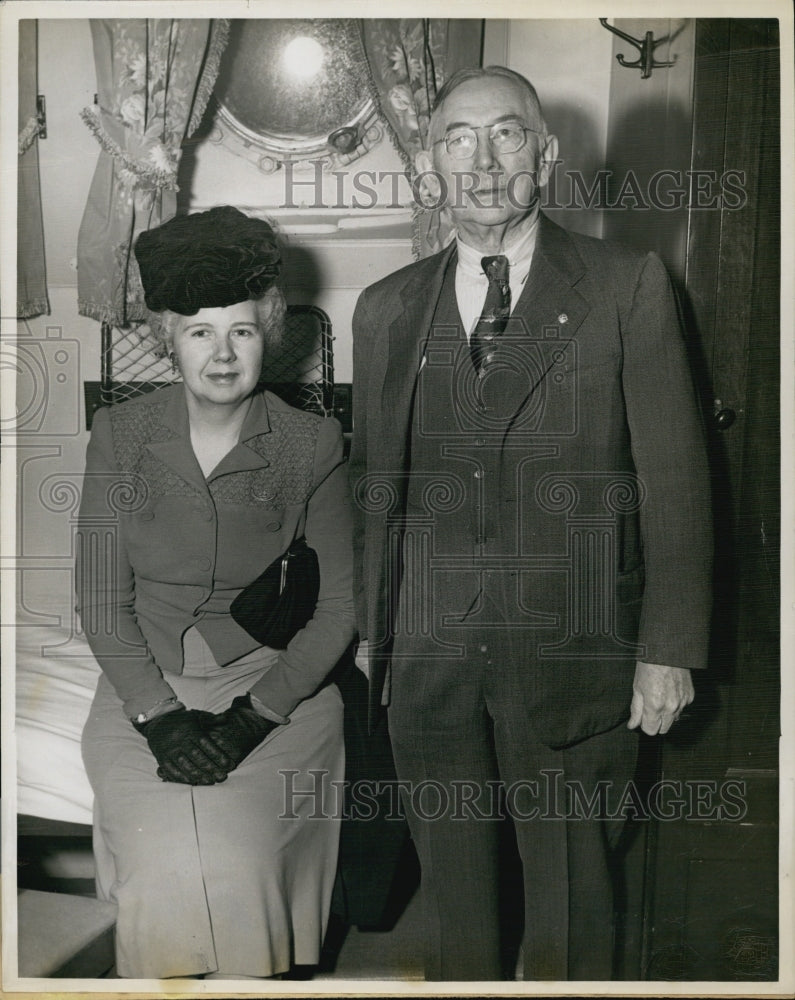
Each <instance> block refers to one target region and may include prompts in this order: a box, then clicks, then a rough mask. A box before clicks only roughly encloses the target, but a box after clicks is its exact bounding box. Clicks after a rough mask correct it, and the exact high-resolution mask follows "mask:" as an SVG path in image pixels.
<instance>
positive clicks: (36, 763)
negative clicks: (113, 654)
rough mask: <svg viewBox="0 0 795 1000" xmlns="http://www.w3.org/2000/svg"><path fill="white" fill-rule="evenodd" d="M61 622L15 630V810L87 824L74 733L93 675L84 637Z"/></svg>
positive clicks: (86, 790)
mask: <svg viewBox="0 0 795 1000" xmlns="http://www.w3.org/2000/svg"><path fill="white" fill-rule="evenodd" d="M62 620H63V621H65V624H64V625H63V626H59V625H47V626H42V625H22V626H21V627H18V628H17V630H16V638H17V641H16V658H17V669H16V684H17V730H16V735H17V796H18V799H17V810H18V812H19V813H22V814H26V815H30V816H42V817H45V818H47V819H58V820H64V821H67V822H72V823H91V808H92V802H93V794H92V792H91V787H90V785H89V783H88V779H87V778H86V774H85V771H84V770H83V761H82V757H81V754H80V735H81V732H82V730H83V725H84V723H85V721H86V716H87V715H88V710H89V707H90V705H91V701H92V699H93V697H94V690H95V689H96V686H97V679H98V677H99V666H98V665H97V661H96V660H95V659H94V657H93V655H92V653H91V651H90V650H89V648H88V645H87V643H86V641H85V639H83V638H82V636H71V635H70V633H71V631H72V629H71V624H70V623H69V617H68V616H67V615H65V616H64V618H63V619H62Z"/></svg>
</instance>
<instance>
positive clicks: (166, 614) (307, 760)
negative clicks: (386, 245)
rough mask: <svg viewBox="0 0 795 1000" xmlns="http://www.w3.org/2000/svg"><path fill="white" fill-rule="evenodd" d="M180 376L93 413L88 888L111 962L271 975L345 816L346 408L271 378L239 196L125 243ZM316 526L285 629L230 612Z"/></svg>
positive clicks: (82, 543)
mask: <svg viewBox="0 0 795 1000" xmlns="http://www.w3.org/2000/svg"><path fill="white" fill-rule="evenodd" d="M135 252H136V257H137V259H138V263H139V267H140V271H141V278H142V283H143V287H144V291H145V295H146V303H147V307H148V308H149V309H150V310H151V311H152V314H153V315H152V325H153V328H156V329H159V330H160V331H161V332H162V336H163V337H164V338H165V344H166V347H167V349H168V351H169V353H170V356H171V359H172V364H173V365H175V366H177V367H178V368H179V371H180V372H181V374H182V384H176V385H173V386H169V387H166V388H163V389H159V390H157V391H155V392H152V393H150V394H148V395H145V396H141V397H139V398H137V399H134V400H132V401H129V402H126V403H122V404H120V405H117V406H113V407H110V408H108V409H101V410H99V411H98V412H97V414H96V415H95V417H94V424H93V428H92V433H91V440H90V443H89V446H88V455H87V463H86V473H85V481H84V488H83V494H82V502H81V506H80V521H79V531H78V611H79V612H80V615H81V619H82V625H83V629H84V631H85V634H86V636H87V638H88V641H89V643H90V645H91V648H92V650H93V652H94V654H95V656H96V658H97V660H98V661H99V664H100V666H101V668H102V672H103V673H102V676H101V678H100V681H99V685H98V688H97V693H96V697H95V699H94V702H93V706H92V709H91V713H90V716H89V719H88V722H87V724H86V727H85V730H84V734H83V756H84V761H85V765H86V770H87V773H88V777H89V780H90V782H91V785H92V787H93V790H94V795H95V806H94V847H95V854H96V862H97V872H98V875H97V879H98V887H99V894H100V896H101V898H103V899H107V900H112V901H113V902H115V903H117V904H118V924H117V971H118V975H119V976H121V977H135V978H153V977H158V978H166V977H171V976H208V975H209V976H214V977H216V978H222V977H229V978H246V977H265V976H273V975H277V974H279V973H283V972H287V971H288V970H289V969H290V967H291V965H294V964H300V965H312V964H316V963H317V961H318V957H319V951H320V947H321V943H322V939H323V934H324V930H325V925H326V920H327V914H328V910H329V903H330V899H331V891H332V887H333V883H334V875H335V867H336V859H337V843H338V836H339V819H338V811H339V809H338V803H337V802H336V799H335V795H334V792H335V791H336V789H334V788H332V787H331V782H334V781H341V780H342V779H343V776H344V775H343V771H344V749H343V739H342V704H341V700H340V697H339V694H338V691H337V689H336V687H335V686H334V685H331V684H328V683H327V682H326V675H327V674H328V672H329V671H330V670H331V668H332V667H333V666H334V665H335V663H336V662H337V660H338V659H339V657H340V656H341V654H342V653H343V651H344V650H345V648H346V646H347V645H348V643H349V642H350V640H351V638H352V636H353V631H354V625H353V604H352V595H351V521H350V501H349V495H348V491H347V485H346V475H345V470H344V467H343V459H342V435H341V431H340V427H339V424H338V423H337V422H336V421H335V420H332V419H329V420H323V419H321V418H319V417H317V416H315V415H314V414H309V413H304V412H302V411H299V410H295V409H293V408H291V407H289V406H287V405H286V404H285V403H283V402H282V401H281V400H280V399H278V398H277V397H276V396H274V395H272V394H271V393H269V392H260V391H258V389H257V385H258V383H259V381H260V379H261V374H262V367H263V358H264V359H265V363H266V364H267V355H268V353H270V352H272V351H273V350H274V346H275V344H276V342H277V341H278V339H279V336H280V331H281V320H282V318H283V314H284V300H283V297H282V295H281V292H280V291H279V289H278V287H277V285H276V278H277V275H278V270H279V260H280V254H279V248H278V245H277V242H276V239H275V237H274V234H273V232H272V230H271V228H270V226H269V225H268V224H267V223H266V222H263V221H260V220H256V219H252V218H249V217H247V216H245V215H243V214H242V213H240V212H238V211H237V210H236V209H233V208H228V207H225V208H214V209H212V210H210V211H208V212H203V213H199V214H195V215H189V216H183V217H178V218H175V219H173V220H171V221H170V222H167V223H166V224H165V225H163V226H160V227H159V228H157V229H154V230H150V231H149V232H146V233H143V234H142V235H141V236H140V237H139V238H138V241H137V243H136V247H135ZM302 536H305V538H306V543H307V544H308V545H309V546H310V548H312V549H314V550H315V552H316V554H317V560H318V564H319V576H320V584H319V595H318V599H317V604H316V607H315V610H314V614H313V617H312V618H311V620H309V621H308V622H307V624H306V625H305V627H303V628H300V630H299V631H298V632H297V633H296V634H295V636H294V638H292V639H291V640H290V641H289V643H288V644H287V646H286V648H284V649H276V648H269V647H268V646H263V645H261V644H260V642H258V641H257V640H256V639H254V638H252V636H251V635H249V633H248V632H247V631H246V630H245V629H243V628H242V627H241V626H240V625H239V624H237V622H236V621H235V620H234V618H233V617H232V615H231V614H230V605H231V603H232V602H233V600H234V598H235V597H236V596H237V595H238V594H239V593H240V592H241V590H242V589H243V588H245V587H247V586H248V585H249V584H251V583H252V581H254V580H255V579H256V578H257V577H258V576H259V575H260V574H262V572H263V570H265V569H266V567H268V566H269V565H270V564H271V563H273V562H274V561H275V560H278V559H279V557H280V556H281V555H282V554H283V553H284V552H285V551H286V550H287V549H288V547H289V546H290V545H291V543H292V542H293V541H294V540H296V539H300V538H301V537H302Z"/></svg>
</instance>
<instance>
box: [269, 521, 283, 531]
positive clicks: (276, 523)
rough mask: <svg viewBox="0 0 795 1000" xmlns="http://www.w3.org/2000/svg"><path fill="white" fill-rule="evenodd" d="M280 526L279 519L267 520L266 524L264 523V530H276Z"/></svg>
mask: <svg viewBox="0 0 795 1000" xmlns="http://www.w3.org/2000/svg"><path fill="white" fill-rule="evenodd" d="M281 526H282V525H281V521H269V522H268V524H266V525H265V530H266V531H278V530H279V528H281Z"/></svg>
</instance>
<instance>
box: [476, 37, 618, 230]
mask: <svg viewBox="0 0 795 1000" xmlns="http://www.w3.org/2000/svg"><path fill="white" fill-rule="evenodd" d="M483 62H484V64H485V65H491V64H497V65H505V66H510V67H511V69H515V70H517V72H519V73H522V74H523V75H524V76H526V77H527V78H528V79H529V80H530V82H531V83H532V84H533V85H534V86H535V88H536V90H537V92H538V96H539V99H540V101H541V107H542V108H543V111H544V117H545V119H546V122H547V127H548V129H549V131H550V132H552V133H553V134H554V135H556V136H557V137H558V141H559V143H560V154H559V157H560V160H561V162H560V163H559V165H558V168H557V170H556V172H555V177H554V179H553V181H552V183H551V184H550V186H549V191H548V192H547V193H546V195H545V199H544V202H545V204H546V205H547V210H548V212H549V215H550V216H551V217H552V218H554V219H555V220H556V221H557V222H559V223H560V224H561V225H562V226H565V227H566V228H568V229H573V230H576V231H577V232H581V233H587V234H589V235H591V236H601V235H602V212H601V210H600V209H598V208H597V207H593V208H577V207H566V206H569V205H571V204H572V190H574V191H575V192H576V190H577V189H576V188H573V186H572V185H573V182H572V181H571V179H570V177H569V176H567V175H569V174H571V173H574V172H576V173H578V174H581V175H582V177H583V178H584V179H585V181H586V182H587V184H588V186H590V183H591V178H592V177H593V175H594V174H595V173H596V171H597V170H600V169H601V168H602V167H603V165H604V159H605V149H606V144H607V128H608V109H609V98H610V78H611V73H612V70H613V59H612V36H611V35H610V33H609V32H607V31H605V29H604V28H603V27H602V26H601V25H600V24H599V21H598V19H597V18H595V17H593V18H588V19H584V18H583V19H572V20H562V19H554V20H553V19H539V20H533V21H530V20H512V21H487V22H486V30H485V36H484V45H483ZM557 205H559V206H561V207H560V208H556V207H555V206H557Z"/></svg>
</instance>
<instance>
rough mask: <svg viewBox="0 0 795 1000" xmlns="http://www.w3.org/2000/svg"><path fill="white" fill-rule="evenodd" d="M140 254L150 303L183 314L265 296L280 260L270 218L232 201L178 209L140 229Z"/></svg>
mask: <svg viewBox="0 0 795 1000" xmlns="http://www.w3.org/2000/svg"><path fill="white" fill-rule="evenodd" d="M135 256H136V259H137V260H138V269H139V270H140V272H141V283H142V284H143V288H144V296H145V298H146V305H147V307H148V308H149V309H151V310H152V312H162V311H163V310H164V309H170V310H172V312H176V313H181V314H182V315H183V316H193V315H195V314H196V313H197V312H198V311H199V309H212V308H215V307H219V306H231V305H234V304H235V303H236V302H243V301H245V300H246V299H258V298H260V297H261V296H262V295H263V294H264V293H265V292H266V291H267V289H268V288H269V287H270V286H271V285H272V284H273V282H274V281H275V280H276V278H277V276H278V274H279V261H280V260H281V252H280V250H279V245H278V243H277V242H276V236H275V234H274V232H273V230H272V229H271V227H270V226H269V225H268V223H267V222H265V221H264V220H262V219H252V218H249V216H247V215H244V214H243V213H242V212H239V211H238V210H237V209H236V208H231V207H230V206H228V205H225V206H223V207H221V208H211V209H210V210H209V211H208V212H197V213H195V214H194V215H178V216H176V217H175V218H173V219H171V220H170V221H169V222H166V223H164V224H163V225H162V226H158V227H157V228H156V229H149V230H147V231H146V232H143V233H141V235H140V236H139V237H138V239H137V240H136V242H135Z"/></svg>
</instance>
